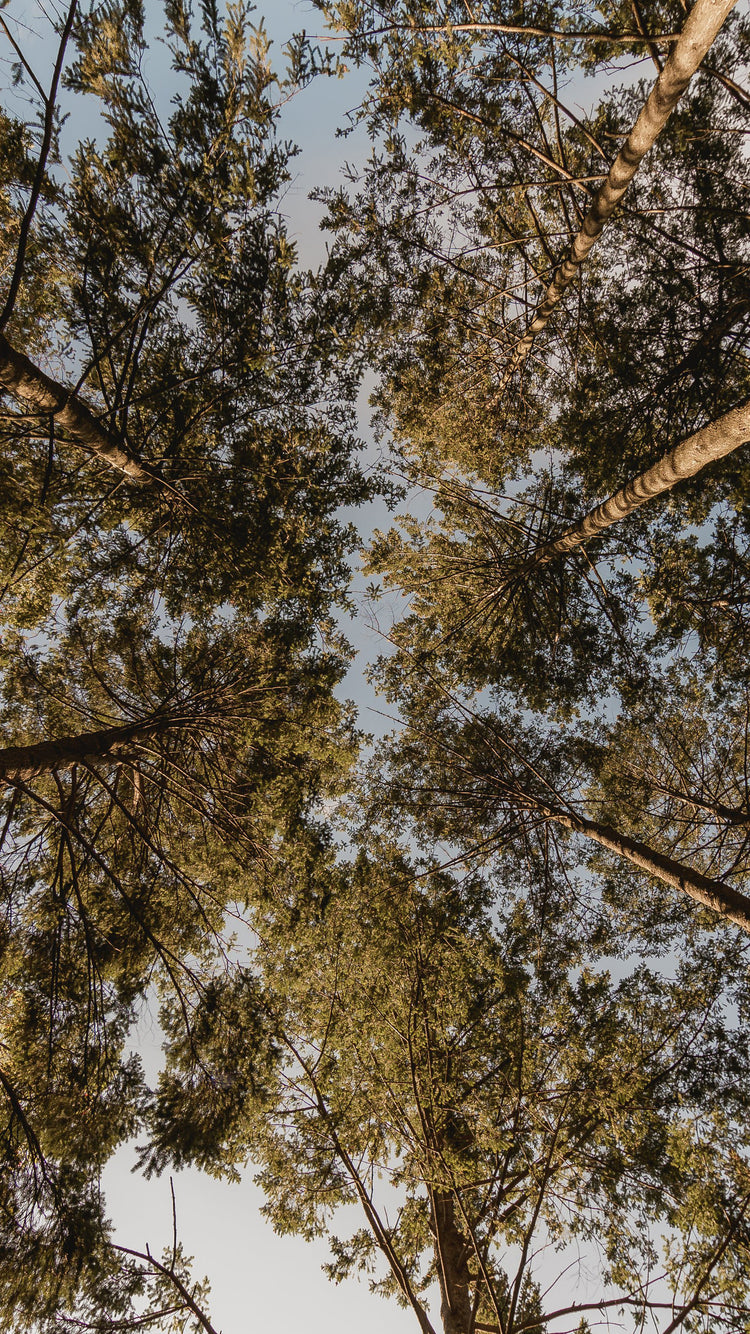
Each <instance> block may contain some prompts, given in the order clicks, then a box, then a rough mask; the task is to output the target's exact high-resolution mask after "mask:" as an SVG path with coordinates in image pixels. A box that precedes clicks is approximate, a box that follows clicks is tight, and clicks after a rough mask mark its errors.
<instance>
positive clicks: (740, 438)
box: [527, 401, 750, 570]
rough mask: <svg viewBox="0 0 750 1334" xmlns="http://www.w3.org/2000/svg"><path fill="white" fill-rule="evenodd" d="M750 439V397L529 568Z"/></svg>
mask: <svg viewBox="0 0 750 1334" xmlns="http://www.w3.org/2000/svg"><path fill="white" fill-rule="evenodd" d="M749 440H750V401H748V402H747V403H743V404H742V405H741V406H740V407H738V408H733V409H732V411H731V412H727V413H725V415H724V416H723V417H719V418H718V419H717V420H716V421H715V422H711V423H710V424H709V425H708V426H704V427H703V429H702V430H700V431H696V432H695V434H694V435H690V436H688V438H687V440H682V441H680V444H679V445H675V448H674V449H671V450H670V451H669V453H668V454H665V455H664V457H663V458H662V459H660V460H659V462H658V463H655V464H654V466H653V467H652V468H649V469H647V471H646V472H643V473H641V474H640V476H639V477H634V478H633V479H632V481H630V482H626V484H625V486H623V487H622V488H621V489H620V490H619V491H617V492H616V493H615V495H613V496H610V497H609V500H605V501H603V503H602V504H601V505H597V506H596V509H593V510H589V513H588V514H585V515H584V517H583V518H582V519H579V520H578V523H575V524H573V526H572V527H571V528H568V529H566V531H565V532H564V533H561V535H560V536H559V537H556V538H553V540H552V541H551V542H545V543H544V545H543V546H540V547H537V549H536V551H534V552H533V553H532V555H531V556H530V557H529V559H528V562H527V564H528V569H529V570H533V569H534V568H535V566H537V565H547V564H548V563H549V562H550V561H551V560H554V558H555V556H563V555H565V553H566V552H568V551H573V550H574V549H575V547H579V546H581V545H582V544H583V543H584V542H587V541H588V540H589V538H591V537H596V536H597V534H598V533H603V532H604V531H605V529H607V528H610V527H611V526H612V524H613V523H617V522H618V520H619V519H624V518H626V517H627V515H628V514H632V513H633V511H634V510H637V509H640V507H641V505H645V503H646V501H647V500H653V498H654V496H660V495H662V494H663V493H664V492H665V491H671V490H672V487H673V486H676V485H677V483H678V482H682V481H684V480H685V479H686V478H687V477H695V475H696V473H699V472H700V471H701V469H702V468H705V467H706V465H707V464H709V463H713V462H714V461H715V460H716V459H723V458H724V457H725V455H727V454H731V453H732V452H733V451H734V450H735V449H739V447H740V445H744V444H746V443H747V442H748V441H749Z"/></svg>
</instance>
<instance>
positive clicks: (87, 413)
mask: <svg viewBox="0 0 750 1334" xmlns="http://www.w3.org/2000/svg"><path fill="white" fill-rule="evenodd" d="M0 386H2V387H3V388H4V389H7V390H8V391H9V392H10V393H11V394H13V396H14V397H15V398H19V399H21V400H22V402H24V403H28V404H29V405H30V407H32V408H33V409H34V410H35V411H36V412H39V413H44V414H47V415H49V416H51V417H54V419H55V421H56V422H58V423H59V425H60V426H62V427H63V428H64V429H65V430H66V431H67V432H68V434H69V435H70V436H71V437H72V439H73V440H74V441H75V442H76V444H79V445H83V447H84V448H85V449H89V450H91V452H92V453H93V454H96V455H97V456H98V457H99V458H101V459H103V460H104V462H105V463H108V464H109V465H110V467H111V468H116V469H117V471H118V472H122V473H124V474H125V476H126V477H129V478H130V480H131V481H133V482H139V483H140V484H141V485H145V484H146V483H148V482H160V481H161V478H160V476H159V473H158V472H157V470H156V469H155V468H150V467H149V466H148V464H146V463H142V462H141V461H140V459H138V458H137V457H136V456H135V454H133V453H132V452H131V451H130V450H128V449H126V448H123V446H122V445H121V444H119V443H118V442H117V440H115V439H114V437H113V436H111V435H110V434H109V432H108V431H106V430H105V428H104V427H103V426H102V425H101V423H100V422H99V421H98V419H97V418H96V416H95V415H94V413H93V412H92V411H91V408H89V407H88V406H87V405H86V403H84V402H83V400H82V399H80V398H79V397H78V396H77V395H76V394H73V393H71V392H70V391H69V390H68V389H66V388H65V387H64V386H63V385H61V384H58V383H57V381H56V380H53V379H51V378H50V376H49V375H45V373H44V371H42V370H40V369H39V367H38V366H35V365H34V363H33V362H32V361H30V360H29V358H28V357H27V356H26V355H25V354H24V353H23V352H18V351H17V350H16V349H15V348H14V347H12V346H11V344H10V343H9V342H8V340H7V338H6V337H5V335H4V334H2V333H0Z"/></svg>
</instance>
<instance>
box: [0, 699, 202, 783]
mask: <svg viewBox="0 0 750 1334" xmlns="http://www.w3.org/2000/svg"><path fill="white" fill-rule="evenodd" d="M176 722H177V720H176V719H175V718H172V717H170V716H169V715H164V716H163V717H159V718H149V719H146V720H145V721H142V722H138V723H125V724H123V725H122V726H120V727H105V728H103V729H102V730H101V731H98V732H79V733H78V735H76V736H62V737H55V738H54V739H53V740H49V741H36V742H34V743H33V744H32V745H30V746H8V747H7V749H5V750H0V784H5V785H6V786H7V785H10V784H12V783H25V782H27V781H28V780H29V779H31V778H38V777H39V776H40V775H41V774H49V773H59V772H60V771H61V770H65V769H72V768H73V765H75V764H83V763H86V762H87V761H90V760H102V759H117V758H118V757H120V756H122V755H126V754H132V751H133V746H134V745H137V744H142V743H144V742H147V741H150V740H152V739H153V738H154V737H155V736H157V735H158V734H159V733H160V732H164V731H165V730H166V729H168V728H170V727H174V726H175V725H176Z"/></svg>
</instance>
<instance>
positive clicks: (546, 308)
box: [502, 0, 737, 388]
mask: <svg viewBox="0 0 750 1334" xmlns="http://www.w3.org/2000/svg"><path fill="white" fill-rule="evenodd" d="M736 3H737V0H695V4H694V5H693V8H692V9H691V11H690V14H689V15H688V18H687V22H686V23H685V27H684V28H683V30H682V33H681V34H680V37H679V38H678V40H677V42H676V43H675V45H674V46H673V47H672V50H671V52H670V55H669V59H668V60H667V62H666V64H665V66H664V68H663V70H662V71H661V73H660V75H659V77H658V79H657V80H656V83H655V84H654V86H653V88H652V89H651V92H650V94H649V97H648V100H647V102H646V104H645V106H644V107H643V108H642V110H641V113H640V115H639V116H638V119H637V120H636V122H635V125H634V126H633V128H632V130H631V131H630V134H629V135H628V137H627V139H626V140H625V143H624V144H623V146H622V148H621V149H620V152H619V153H618V155H617V157H616V158H615V160H614V162H613V163H612V166H611V167H610V170H609V175H608V176H607V179H606V181H605V182H604V184H603V185H602V186H601V187H600V188H599V190H598V191H597V193H596V196H595V198H594V202H593V204H592V205H591V208H590V209H589V211H588V213H587V214H586V216H585V218H584V220H583V223H582V225H581V230H580V231H579V233H578V235H577V236H576V238H575V240H574V242H573V245H572V246H571V248H570V251H569V253H568V255H567V257H566V258H565V259H564V260H563V263H562V264H561V265H560V267H559V269H558V270H557V272H556V273H555V276H554V278H553V279H552V282H551V283H550V285H549V287H548V288H547V291H546V292H545V294H544V298H543V300H542V301H541V302H540V303H539V305H538V306H537V308H536V311H535V313H534V318H533V320H532V321H531V324H530V325H529V327H528V329H527V330H526V333H525V334H524V336H523V338H521V339H520V340H519V342H518V343H517V344H516V346H515V349H514V351H513V354H512V356H511V359H510V363H509V365H508V368H507V370H506V372H505V375H504V376H503V382H502V388H504V387H505V385H506V384H507V383H508V380H509V379H510V377H511V376H512V375H513V373H514V372H515V371H516V370H517V369H518V367H519V366H520V365H521V364H522V363H523V362H524V361H525V359H526V357H527V356H528V354H529V351H530V349H531V347H532V344H533V342H534V339H535V338H536V335H537V334H538V333H541V331H542V329H544V327H545V326H546V324H547V322H548V320H549V318H550V316H551V314H552V312H553V310H554V309H555V306H556V305H557V303H558V301H560V299H561V297H562V296H563V294H564V293H565V291H566V290H567V288H568V287H569V286H570V284H571V283H572V282H573V279H574V278H575V277H576V275H577V273H578V270H579V269H580V267H581V265H582V264H583V262H584V260H585V259H586V258H587V256H588V253H589V251H590V250H591V248H592V246H593V245H594V244H595V242H596V241H597V240H598V238H599V237H600V236H601V234H602V232H603V230H604V227H605V225H606V223H607V222H608V221H609V219H610V218H611V217H612V214H613V213H614V211H615V208H616V207H617V205H618V204H619V202H620V200H621V199H622V197H623V195H624V194H625V191H626V190H627V188H628V186H629V185H630V182H631V181H632V179H633V177H634V176H635V173H636V171H637V170H638V167H639V165H640V163H641V161H642V160H643V158H644V157H645V155H646V153H648V151H649V149H650V148H652V147H653V145H654V143H655V142H656V139H657V138H658V136H659V134H660V133H661V131H662V130H663V129H664V126H665V125H666V123H667V121H668V119H669V117H670V115H671V113H672V111H673V110H674V108H675V106H676V105H677V103H678V101H679V99H680V97H681V96H682V94H683V93H684V91H685V89H686V88H687V86H688V84H689V82H690V80H691V78H692V77H693V75H694V74H695V71H696V70H697V68H698V66H699V65H700V63H701V61H702V60H703V57H704V56H705V55H706V53H707V51H708V50H709V48H710V47H711V44H712V43H713V41H714V39H715V38H716V36H717V34H718V32H719V29H720V28H721V25H722V24H723V22H724V20H725V19H726V18H727V16H728V14H729V13H730V12H731V10H732V9H733V8H734V6H735V4H736Z"/></svg>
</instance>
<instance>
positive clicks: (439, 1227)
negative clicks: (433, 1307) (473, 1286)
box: [431, 1190, 471, 1334]
mask: <svg viewBox="0 0 750 1334" xmlns="http://www.w3.org/2000/svg"><path fill="white" fill-rule="evenodd" d="M431 1194H432V1219H433V1226H434V1229H435V1252H436V1257H435V1258H436V1261H437V1266H436V1267H437V1272H438V1282H439V1285H440V1318H441V1320H442V1322H443V1330H444V1334H469V1331H470V1329H471V1296H470V1292H469V1268H468V1264H467V1258H468V1248H467V1246H466V1242H465V1241H464V1238H463V1236H462V1234H461V1230H460V1228H459V1227H458V1224H457V1223H456V1211H455V1206H454V1203H453V1196H452V1195H451V1194H450V1193H447V1192H444V1191H437V1190H435V1191H432V1192H431Z"/></svg>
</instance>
